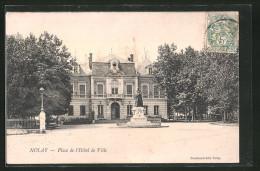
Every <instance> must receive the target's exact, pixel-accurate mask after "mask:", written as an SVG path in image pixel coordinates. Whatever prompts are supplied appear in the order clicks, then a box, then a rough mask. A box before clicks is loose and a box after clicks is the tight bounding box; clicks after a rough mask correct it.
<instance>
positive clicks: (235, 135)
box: [6, 123, 239, 164]
mask: <svg viewBox="0 0 260 171" xmlns="http://www.w3.org/2000/svg"><path fill="white" fill-rule="evenodd" d="M162 125H163V126H169V127H163V128H118V127H117V126H116V124H88V125H74V126H64V127H63V128H61V129H56V130H48V131H47V134H27V135H8V136H7V138H6V140H7V147H6V150H7V163H9V164H11V163H25V164H29V163H31V164H32V163H197V162H199V163H224V162H229V163H234V162H238V161H239V127H238V126H237V125H235V124H228V125H225V124H211V123H163V124H162ZM45 148H48V149H45ZM71 149H73V150H74V151H71ZM93 149H94V150H95V151H93ZM38 151H42V152H38Z"/></svg>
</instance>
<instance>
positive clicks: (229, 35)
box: [205, 12, 239, 53]
mask: <svg viewBox="0 0 260 171" xmlns="http://www.w3.org/2000/svg"><path fill="white" fill-rule="evenodd" d="M206 26H207V27H206V36H205V49H206V51H208V52H224V53H236V52H237V51H238V47H239V43H238V42H239V41H238V39H239V22H238V12H233V13H224V12H217V13H215V12H209V13H206Z"/></svg>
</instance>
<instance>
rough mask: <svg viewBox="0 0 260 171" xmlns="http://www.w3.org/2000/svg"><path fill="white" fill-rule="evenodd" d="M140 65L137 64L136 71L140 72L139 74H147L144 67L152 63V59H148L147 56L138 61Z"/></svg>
mask: <svg viewBox="0 0 260 171" xmlns="http://www.w3.org/2000/svg"><path fill="white" fill-rule="evenodd" d="M140 64H141V65H139V67H138V69H137V71H138V72H139V73H140V74H141V75H147V73H146V67H148V66H149V65H153V63H152V61H151V60H150V59H148V58H147V57H145V58H144V60H143V61H142V62H140Z"/></svg>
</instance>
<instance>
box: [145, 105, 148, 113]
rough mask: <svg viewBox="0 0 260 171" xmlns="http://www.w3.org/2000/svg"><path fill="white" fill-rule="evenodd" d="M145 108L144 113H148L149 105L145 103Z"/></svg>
mask: <svg viewBox="0 0 260 171" xmlns="http://www.w3.org/2000/svg"><path fill="white" fill-rule="evenodd" d="M144 109H145V111H144V115H148V106H146V105H144Z"/></svg>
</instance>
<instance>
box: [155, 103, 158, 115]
mask: <svg viewBox="0 0 260 171" xmlns="http://www.w3.org/2000/svg"><path fill="white" fill-rule="evenodd" d="M154 114H155V115H159V106H158V105H155V106H154Z"/></svg>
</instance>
